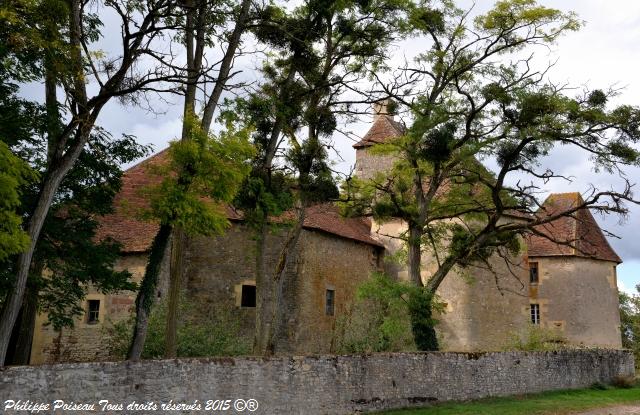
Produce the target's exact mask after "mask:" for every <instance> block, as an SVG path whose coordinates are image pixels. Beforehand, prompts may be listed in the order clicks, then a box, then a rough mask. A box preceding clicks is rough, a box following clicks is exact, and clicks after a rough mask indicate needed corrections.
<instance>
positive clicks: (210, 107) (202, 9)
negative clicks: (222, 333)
mask: <svg viewBox="0 0 640 415" xmlns="http://www.w3.org/2000/svg"><path fill="white" fill-rule="evenodd" d="M250 6H251V1H250V0H243V2H242V5H241V8H240V14H239V16H238V19H237V20H236V25H235V27H234V30H233V32H232V34H231V37H230V39H229V43H228V46H227V51H226V52H225V55H224V57H223V59H222V62H221V64H220V70H219V71H218V79H217V80H216V82H215V85H214V88H213V91H212V93H211V95H210V96H209V99H208V100H207V103H206V105H205V107H204V113H203V117H202V121H201V124H200V127H201V128H202V129H203V131H205V132H208V131H209V129H210V128H211V123H212V120H213V114H214V113H215V110H216V107H217V105H218V101H219V100H220V96H221V94H222V91H223V90H224V87H225V85H226V84H227V81H228V79H229V72H230V71H231V68H232V66H233V59H234V58H235V56H236V50H237V49H238V46H239V45H240V39H241V37H242V34H243V33H244V31H245V29H246V22H247V19H248V17H249V9H250ZM191 7H193V5H191ZM207 13H208V10H207V2H206V1H205V0H200V2H199V5H198V9H197V13H195V15H194V12H191V13H188V14H187V21H186V30H185V32H186V47H187V56H188V58H187V66H188V68H187V69H188V72H189V81H188V84H187V88H186V92H185V97H184V117H185V119H186V117H189V116H192V115H193V114H194V113H195V108H196V92H197V84H198V82H199V80H200V77H201V71H202V61H203V59H204V49H205V38H204V35H205V25H206V24H207V21H206V20H207ZM188 133H189V131H188V130H187V124H186V123H183V126H182V140H183V141H184V140H188V139H189V137H188ZM185 244H186V235H185V234H184V231H183V230H182V229H178V228H176V229H175V231H174V237H173V248H172V259H171V265H170V271H169V275H170V276H169V300H168V305H167V330H166V345H165V357H167V358H173V357H176V356H177V344H178V341H177V326H178V311H179V297H180V290H181V287H180V286H181V281H182V276H183V275H184V260H183V258H184V251H185Z"/></svg>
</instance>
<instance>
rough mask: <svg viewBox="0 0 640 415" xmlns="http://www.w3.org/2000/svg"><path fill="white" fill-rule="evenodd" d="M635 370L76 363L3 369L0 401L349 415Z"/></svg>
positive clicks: (389, 361) (622, 359) (398, 358)
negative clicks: (223, 404)
mask: <svg viewBox="0 0 640 415" xmlns="http://www.w3.org/2000/svg"><path fill="white" fill-rule="evenodd" d="M633 371H634V362H633V355H632V354H631V352H629V351H621V350H581V351H578V350H574V351H562V352H506V353H486V354H482V353H479V354H478V353H398V354H373V355H357V356H329V355H325V356H309V357H288V358H271V359H262V358H220V359H198V360H196V359H192V360H156V361H143V362H138V363H132V362H117V363H116V362H112V363H107V362H102V363H76V364H60V365H44V366H25V367H9V368H6V369H4V370H2V371H0V405H2V409H3V410H4V409H5V406H6V405H7V402H6V401H7V400H14V401H17V400H22V401H26V400H29V401H30V402H32V403H34V402H35V403H49V404H50V405H52V402H53V401H54V400H63V401H65V403H70V402H74V403H76V404H83V403H84V404H94V405H95V409H96V410H95V412H100V405H99V401H100V400H108V401H110V402H111V403H112V404H122V405H123V410H121V411H119V412H118V411H111V413H131V412H132V411H127V410H126V405H128V404H130V403H132V402H134V401H135V402H137V403H146V402H153V403H154V404H156V405H158V409H159V410H158V411H155V412H146V413H156V414H157V413H177V411H172V412H168V411H163V410H161V407H160V406H159V405H160V404H161V403H168V402H169V401H170V400H173V403H174V404H176V403H185V404H194V401H196V400H197V402H195V405H196V406H195V407H194V409H192V410H189V411H184V412H180V413H201V412H207V411H205V405H206V402H207V401H208V400H227V399H229V400H230V403H231V406H230V408H229V410H227V411H225V412H224V413H254V414H305V415H313V414H349V413H354V412H359V411H366V410H379V409H391V408H400V407H406V406H424V405H428V404H429V403H433V402H439V401H448V400H467V399H477V398H482V397H488V396H507V395H517V394H525V393H536V392H542V391H547V390H559V389H573V388H584V387H588V386H590V385H592V384H593V383H595V382H603V383H606V382H610V381H611V380H612V379H613V378H614V377H615V376H618V375H625V376H626V375H632V374H633ZM236 399H243V400H248V399H254V400H255V401H257V404H258V407H257V409H256V408H255V405H254V406H252V409H254V410H253V411H248V410H244V411H243V412H238V411H235V410H234V409H233V403H234V402H235V400H236ZM242 402H245V401H242ZM197 404H200V410H199V411H198V410H196V409H197ZM240 409H244V407H243V406H242V405H241V408H240ZM209 412H210V411H209ZM4 413H7V414H11V413H15V411H12V410H10V409H9V410H5V411H4ZM41 413H51V411H45V412H41ZM58 413H64V412H61V411H58ZM75 413H90V412H89V411H83V412H78V411H76V412H75ZM135 413H145V412H143V411H140V412H135Z"/></svg>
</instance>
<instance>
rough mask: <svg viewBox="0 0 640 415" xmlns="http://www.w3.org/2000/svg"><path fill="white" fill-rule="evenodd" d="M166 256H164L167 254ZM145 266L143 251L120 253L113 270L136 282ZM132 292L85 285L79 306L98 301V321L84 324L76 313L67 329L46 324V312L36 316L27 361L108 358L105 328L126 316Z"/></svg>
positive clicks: (161, 287) (161, 288)
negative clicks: (114, 291)
mask: <svg viewBox="0 0 640 415" xmlns="http://www.w3.org/2000/svg"><path fill="white" fill-rule="evenodd" d="M167 258H168V256H167ZM146 265H147V255H146V253H135V254H129V255H124V256H122V257H121V258H120V259H119V260H118V262H117V263H116V266H115V269H116V270H124V269H126V270H128V271H129V272H130V273H131V274H132V281H134V282H136V283H140V281H142V277H143V276H144V270H145V267H146ZM167 279H168V261H167V260H165V262H164V263H163V265H162V271H161V277H160V281H159V284H158V292H157V297H158V298H161V297H163V296H164V293H166V291H167V283H168V281H167ZM135 299H136V293H135V292H132V291H121V292H117V293H110V294H103V293H100V292H99V291H97V290H95V289H94V288H92V287H89V289H88V293H87V296H86V298H85V300H84V302H83V304H82V307H83V308H84V309H85V312H86V310H87V301H89V300H99V301H100V311H99V321H98V322H97V323H95V324H89V323H87V319H86V315H82V316H78V317H77V318H76V319H75V321H74V326H73V327H71V328H66V327H65V328H63V329H62V330H60V331H56V330H54V328H53V326H51V325H50V324H47V315H46V313H40V314H39V315H38V316H37V317H36V322H35V330H34V335H33V343H32V346H31V359H30V363H31V364H42V363H60V362H90V361H99V360H108V359H109V358H110V356H109V347H108V341H109V339H108V333H107V331H106V330H105V329H106V328H107V327H108V326H110V325H111V324H112V323H116V322H118V321H121V320H126V319H128V318H129V317H130V316H131V315H132V314H131V313H132V311H133V308H134V307H135Z"/></svg>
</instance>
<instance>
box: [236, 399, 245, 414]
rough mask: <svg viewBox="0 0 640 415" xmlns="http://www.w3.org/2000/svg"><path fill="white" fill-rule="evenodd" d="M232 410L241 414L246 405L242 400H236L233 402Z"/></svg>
mask: <svg viewBox="0 0 640 415" xmlns="http://www.w3.org/2000/svg"><path fill="white" fill-rule="evenodd" d="M233 409H235V410H236V411H238V412H243V411H244V410H245V409H247V403H246V402H245V401H244V399H236V400H235V401H234V402H233Z"/></svg>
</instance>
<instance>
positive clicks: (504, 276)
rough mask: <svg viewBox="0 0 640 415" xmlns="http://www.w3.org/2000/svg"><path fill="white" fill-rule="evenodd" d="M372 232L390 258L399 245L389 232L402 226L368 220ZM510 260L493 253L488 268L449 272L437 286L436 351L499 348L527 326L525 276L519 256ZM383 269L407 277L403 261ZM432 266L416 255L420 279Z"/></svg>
mask: <svg viewBox="0 0 640 415" xmlns="http://www.w3.org/2000/svg"><path fill="white" fill-rule="evenodd" d="M372 229H373V234H374V236H375V237H376V238H377V239H378V240H380V241H381V242H382V243H383V244H384V245H385V247H386V250H387V251H386V252H387V253H388V254H389V255H390V257H392V256H393V255H394V253H396V252H397V251H399V250H401V249H403V243H402V241H401V240H400V239H398V238H395V237H394V236H397V235H401V234H403V233H404V232H406V230H407V226H406V224H405V223H404V222H403V221H401V220H399V219H394V220H391V221H388V222H385V223H383V224H379V223H374V225H373V227H372ZM511 260H512V264H511V265H510V266H507V265H506V263H505V261H504V260H503V259H501V258H498V257H497V256H493V257H492V258H490V260H489V262H490V264H491V266H492V269H493V272H491V271H489V270H487V269H483V268H481V267H469V268H468V269H467V270H466V271H465V273H464V274H463V273H461V272H459V270H455V269H454V270H453V271H451V272H450V274H449V275H448V276H447V277H446V278H445V280H444V281H443V282H442V284H441V285H440V287H439V288H438V290H437V294H438V297H439V299H440V300H441V301H442V302H443V303H445V310H444V312H443V313H442V314H440V315H438V316H437V320H438V324H437V325H436V331H437V333H438V338H439V341H440V349H441V350H447V351H458V352H470V351H478V350H485V351H486V350H502V349H504V348H505V347H506V346H507V345H508V344H509V343H510V342H511V341H512V340H511V339H512V338H513V337H514V336H522V335H523V334H525V333H526V330H527V327H528V325H529V323H528V322H529V299H528V296H527V295H528V291H527V290H528V285H527V284H526V283H527V281H528V274H527V272H526V268H525V267H523V266H522V264H521V262H522V257H521V256H518V257H517V258H511ZM384 268H385V272H386V273H387V275H390V276H392V277H394V278H396V279H398V280H408V278H409V275H408V274H409V273H408V269H407V267H406V265H404V264H398V263H397V262H394V261H386V262H385V264H384ZM436 269H437V262H436V259H435V257H434V256H433V255H431V254H430V253H428V252H425V253H423V255H422V279H423V281H424V282H425V283H426V281H428V279H429V278H430V276H431V275H433V273H434V272H435V271H436Z"/></svg>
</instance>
